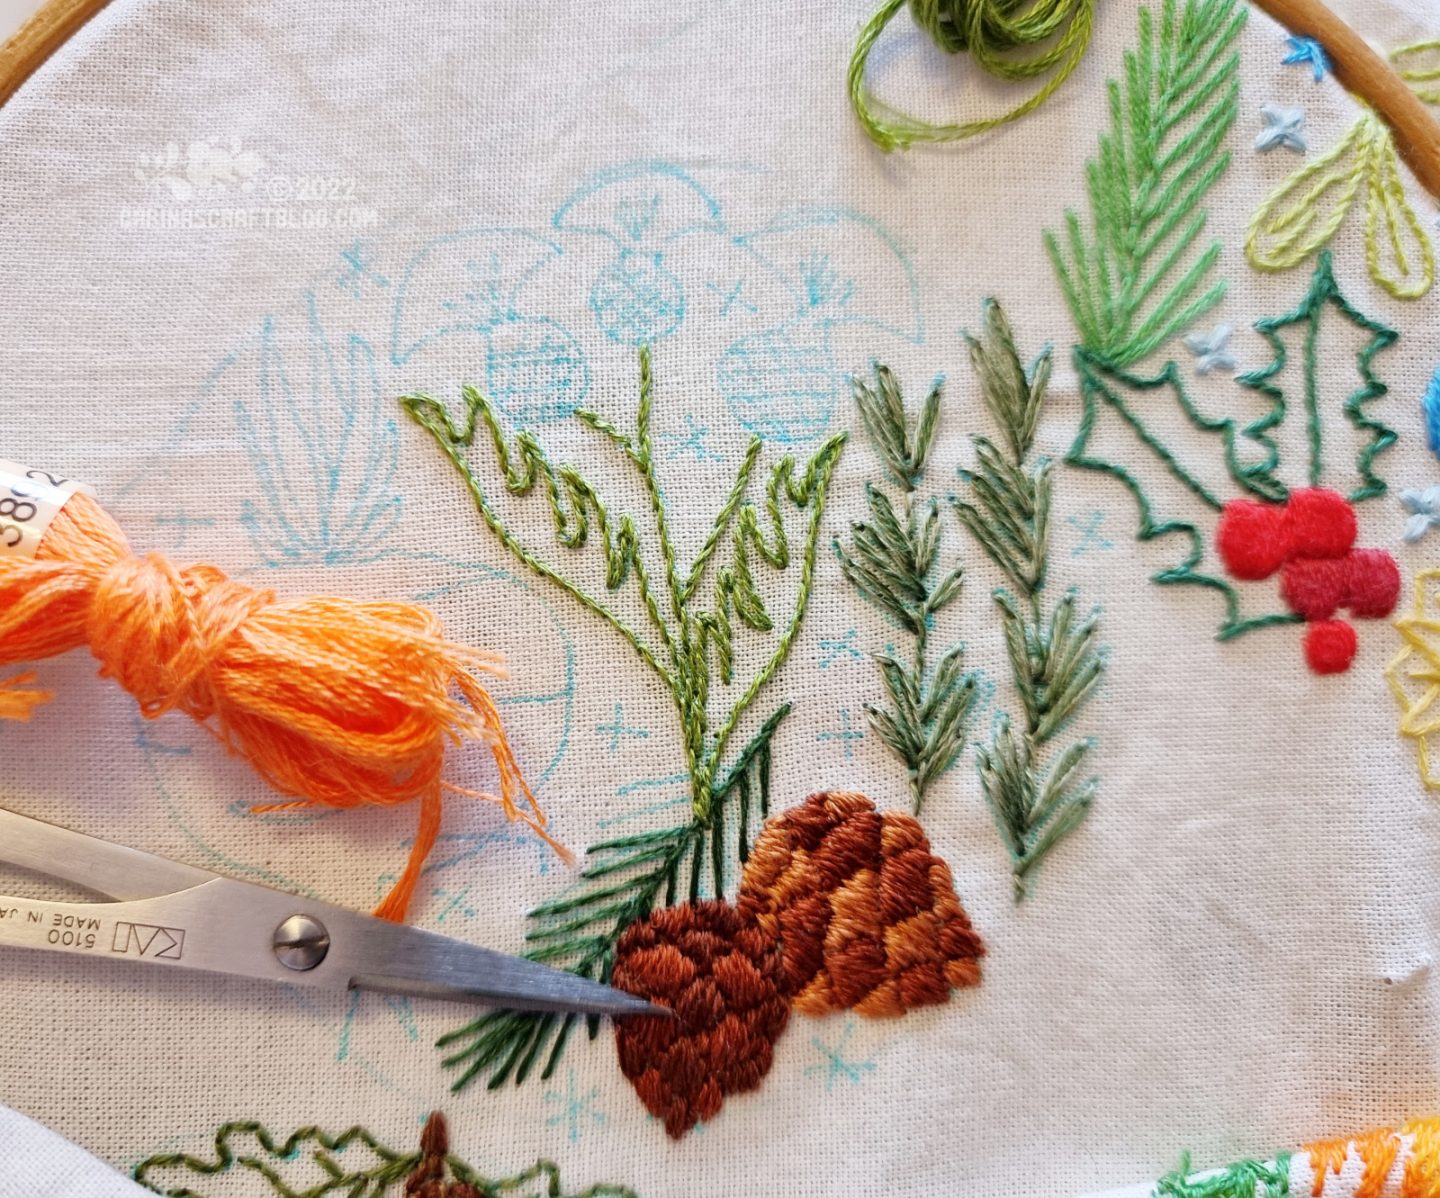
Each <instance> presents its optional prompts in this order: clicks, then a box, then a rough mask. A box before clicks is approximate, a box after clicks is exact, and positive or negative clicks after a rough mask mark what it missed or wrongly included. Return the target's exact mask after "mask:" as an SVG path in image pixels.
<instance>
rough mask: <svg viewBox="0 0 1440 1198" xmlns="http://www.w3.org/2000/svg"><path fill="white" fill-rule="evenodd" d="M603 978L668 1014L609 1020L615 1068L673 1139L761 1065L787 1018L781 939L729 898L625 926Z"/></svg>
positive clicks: (766, 1064) (753, 1082)
mask: <svg viewBox="0 0 1440 1198" xmlns="http://www.w3.org/2000/svg"><path fill="white" fill-rule="evenodd" d="M611 981H612V982H613V984H614V985H616V986H618V987H619V988H620V989H622V990H628V991H629V992H630V993H631V994H638V995H640V996H642V997H644V998H647V999H649V1000H650V1001H651V1002H653V1003H655V1004H657V1005H658V1006H662V1007H669V1008H670V1009H671V1010H672V1011H674V1012H675V1017H674V1018H664V1017H660V1016H653V1015H632V1016H629V1017H627V1018H624V1019H619V1020H616V1023H615V1043H616V1047H617V1048H618V1050H619V1054H620V1071H621V1072H622V1073H624V1075H625V1076H626V1077H627V1078H629V1079H630V1082H631V1084H632V1085H633V1086H634V1087H635V1092H636V1093H637V1094H638V1095H639V1096H640V1101H641V1102H642V1103H644V1104H645V1109H646V1110H648V1111H649V1112H650V1113H651V1114H652V1115H655V1116H656V1117H658V1118H661V1119H664V1120H665V1130H666V1131H667V1132H669V1133H670V1135H671V1136H673V1137H674V1138H676V1139H679V1138H680V1137H681V1136H683V1135H684V1134H685V1133H686V1132H687V1131H689V1130H690V1129H691V1128H692V1127H694V1126H695V1124H696V1123H699V1122H702V1121H705V1120H709V1119H713V1118H714V1117H715V1115H716V1114H717V1113H718V1112H719V1110H720V1106H721V1104H722V1103H723V1102H724V1100H725V1098H726V1097H727V1096H728V1095H731V1094H738V1093H740V1092H741V1091H744V1090H753V1089H755V1088H756V1087H757V1086H759V1084H760V1081H761V1079H762V1078H763V1077H764V1076H765V1075H766V1074H767V1073H769V1072H770V1065H771V1062H772V1060H773V1058H774V1045H775V1041H776V1040H777V1039H779V1037H780V1033H781V1032H782V1031H784V1030H785V1024H786V1023H787V1022H788V1020H789V1018H790V1006H789V1003H788V1001H787V1000H786V997H785V995H784V993H783V991H782V975H781V962H780V946H779V945H778V944H776V943H775V937H774V936H773V935H767V934H766V933H764V932H762V931H760V929H758V928H756V927H755V926H754V925H753V924H750V923H748V922H746V921H745V920H743V919H741V917H740V914H739V912H737V911H736V910H735V908H734V907H732V906H730V905H729V904H728V903H722V902H714V901H712V902H704V903H684V904H682V905H680V906H678V907H670V908H667V909H665V910H661V911H657V912H655V913H654V914H653V915H651V916H650V918H648V919H645V920H642V921H640V922H638V923H634V924H631V926H630V927H629V928H627V929H626V931H625V934H624V935H623V936H621V937H620V941H619V944H618V945H617V946H616V951H615V969H614V973H613V975H612V978H611Z"/></svg>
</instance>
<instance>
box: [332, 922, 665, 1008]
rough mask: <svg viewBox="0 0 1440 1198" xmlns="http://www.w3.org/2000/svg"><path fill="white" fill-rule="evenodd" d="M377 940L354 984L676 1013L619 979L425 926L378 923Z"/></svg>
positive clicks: (508, 1002) (527, 1003) (532, 1004)
mask: <svg viewBox="0 0 1440 1198" xmlns="http://www.w3.org/2000/svg"><path fill="white" fill-rule="evenodd" d="M375 940H376V945H377V947H378V949H379V952H378V953H376V954H372V953H370V952H368V951H367V953H366V956H367V957H370V958H371V959H372V960H373V961H374V969H373V971H372V970H370V969H362V970H357V971H356V973H355V974H353V975H352V977H351V983H352V984H353V985H356V986H361V987H364V988H365V989H368V990H381V991H386V992H389V993H401V994H423V995H425V996H427V997H430V998H443V999H452V1000H456V1001H465V1002H484V1003H490V1004H493V1005H494V1006H497V1007H514V1008H516V1009H518V1010H523V1011H576V1012H579V1013H581V1014H587V1015H669V1014H670V1012H669V1011H668V1010H666V1009H665V1008H664V1007H657V1006H653V1005H652V1004H650V1003H648V1002H646V1001H645V1000H644V999H643V998H637V997H635V995H633V994H627V993H625V991H623V990H617V989H615V988H614V987H613V986H606V985H602V984H601V983H600V982H593V981H591V980H590V979H589V978H582V977H579V976H577V975H576V974H573V973H566V972H565V971H563V970H560V969H551V968H550V966H548V965H541V964H539V963H538V962H535V961H527V960H525V959H524V958H523V957H511V956H507V955H506V954H504V953H499V952H495V951H494V950H493V949H488V948H481V947H479V946H478V945H474V944H466V943H465V942H464V941H460V940H452V939H450V938H449V937H446V936H439V935H436V934H435V933H433V932H426V931H422V930H421V929H419V928H407V927H400V926H396V925H385V926H384V927H383V928H380V929H377V931H376V935H375Z"/></svg>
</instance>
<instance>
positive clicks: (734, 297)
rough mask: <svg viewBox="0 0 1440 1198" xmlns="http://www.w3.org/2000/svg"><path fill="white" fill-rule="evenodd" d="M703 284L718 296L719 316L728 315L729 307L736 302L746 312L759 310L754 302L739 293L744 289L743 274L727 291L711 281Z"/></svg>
mask: <svg viewBox="0 0 1440 1198" xmlns="http://www.w3.org/2000/svg"><path fill="white" fill-rule="evenodd" d="M705 286H706V288H707V289H708V290H710V291H713V292H714V293H715V294H716V295H718V296H719V297H720V315H721V316H729V315H730V309H731V308H733V307H734V306H735V305H736V304H739V305H740V306H741V307H742V308H744V309H745V311H747V312H751V313H755V312H759V311H760V309H759V308H758V307H757V306H756V305H755V304H752V303H751V302H750V301H749V300H747V299H746V298H745V297H744V296H743V295H741V294H740V293H741V292H742V291H743V290H744V289H745V279H744V277H743V276H742V277H741V278H738V279H736V280H735V285H734V286H733V287H731V288H730V290H729V291H726V290H725V289H724V288H723V287H721V286H720V285H719V284H717V283H711V282H708V281H707V282H706V284H705Z"/></svg>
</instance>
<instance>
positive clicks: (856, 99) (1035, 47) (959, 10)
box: [846, 0, 1095, 150]
mask: <svg viewBox="0 0 1440 1198" xmlns="http://www.w3.org/2000/svg"><path fill="white" fill-rule="evenodd" d="M905 4H906V0H886V3H885V5H884V7H883V8H881V9H880V11H879V12H877V13H876V14H875V15H874V16H873V17H871V18H870V20H869V22H868V23H867V24H866V25H865V28H864V29H862V30H861V31H860V37H859V40H858V41H857V42H856V43H855V53H854V54H853V55H851V58H850V70H849V73H848V75H847V76H846V80H847V84H848V87H849V90H850V104H851V107H853V108H854V109H855V115H856V117H858V118H859V121H860V124H861V125H862V126H863V127H864V129H865V132H866V133H867V134H869V136H870V140H871V141H873V142H874V143H875V144H876V145H877V146H879V147H880V148H881V149H882V150H893V149H896V148H897V147H899V148H905V147H907V146H911V145H914V144H915V143H916V142H946V141H961V140H963V139H965V138H967V137H974V136H975V135H976V134H979V133H986V132H988V131H990V130H991V129H998V128H1000V127H1001V126H1003V125H1008V124H1009V123H1010V122H1011V121H1016V120H1019V119H1020V118H1021V117H1022V116H1024V115H1026V113H1030V112H1034V111H1035V109H1037V108H1039V107H1040V106H1041V105H1042V104H1044V103H1045V102H1046V101H1047V100H1048V99H1050V97H1051V96H1053V95H1054V94H1055V93H1056V92H1057V91H1059V89H1060V87H1061V86H1062V85H1063V84H1064V83H1065V80H1067V79H1068V78H1070V75H1071V73H1072V72H1073V71H1074V70H1075V68H1076V67H1078V66H1079V65H1080V60H1081V59H1083V58H1084V57H1085V51H1086V49H1087V48H1088V47H1089V45H1090V36H1091V34H1092V33H1093V32H1094V26H1095V0H1049V2H1047V3H1044V4H1031V3H1030V2H1029V0H909V4H910V11H911V14H912V15H913V16H914V18H915V21H916V23H917V24H918V25H919V26H920V27H921V28H922V29H924V30H925V32H926V33H928V34H929V35H930V37H931V38H932V39H933V40H934V42H935V44H936V45H937V46H939V47H940V48H941V49H942V50H944V51H945V52H946V53H948V54H958V53H960V52H961V51H962V50H968V51H970V54H971V56H972V57H973V58H974V60H975V62H976V63H977V64H978V65H979V66H980V68H981V69H982V70H984V71H986V72H987V73H989V74H991V75H993V76H995V77H996V78H997V79H1004V80H1009V81H1013V82H1019V81H1022V80H1027V79H1034V78H1037V77H1039V76H1041V75H1048V76H1049V78H1048V79H1046V80H1045V82H1044V83H1043V84H1042V85H1041V87H1040V90H1039V91H1037V92H1036V93H1035V94H1034V95H1032V96H1031V97H1030V98H1029V99H1028V100H1026V101H1024V102H1023V103H1021V104H1019V105H1018V106H1017V107H1015V108H1012V109H1011V110H1010V111H1009V112H1006V113H1003V114H1002V115H1000V116H996V117H987V118H985V119H983V120H977V121H966V122H964V123H961V124H949V125H933V124H931V123H930V122H928V121H922V120H919V119H918V118H916V117H911V116H906V115H905V114H904V113H901V112H897V111H895V110H894V109H893V108H890V107H889V106H888V105H886V104H884V103H882V102H880V101H878V100H876V99H875V97H874V96H873V95H871V93H870V89H869V88H867V87H866V86H865V64H866V63H867V62H868V61H869V58H870V51H871V50H872V49H874V46H875V42H876V41H877V40H878V39H879V37H880V35H881V34H882V33H883V32H884V31H885V27H886V26H887V25H889V24H890V22H891V21H892V20H894V18H895V16H896V14H898V13H899V11H900V10H901V9H902V8H904V7H905Z"/></svg>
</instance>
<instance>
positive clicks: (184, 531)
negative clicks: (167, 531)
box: [155, 512, 215, 549]
mask: <svg viewBox="0 0 1440 1198" xmlns="http://www.w3.org/2000/svg"><path fill="white" fill-rule="evenodd" d="M155 523H156V524H158V525H160V526H161V527H162V528H163V527H165V526H166V525H169V526H170V527H171V528H178V529H179V530H180V532H179V535H177V536H176V538H175V541H174V544H173V545H172V548H174V549H184V548H185V542H186V540H187V539H188V538H189V536H190V530H191V529H192V528H214V527H215V517H214V516H187V515H186V514H185V513H184V512H176V513H175V514H174V515H173V516H156V517H155Z"/></svg>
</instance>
